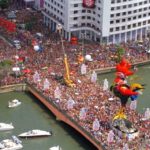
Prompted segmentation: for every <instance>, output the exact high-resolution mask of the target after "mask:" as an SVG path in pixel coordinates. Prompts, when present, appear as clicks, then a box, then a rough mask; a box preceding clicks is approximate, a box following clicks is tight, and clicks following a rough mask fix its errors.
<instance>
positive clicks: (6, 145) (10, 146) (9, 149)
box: [0, 136, 23, 150]
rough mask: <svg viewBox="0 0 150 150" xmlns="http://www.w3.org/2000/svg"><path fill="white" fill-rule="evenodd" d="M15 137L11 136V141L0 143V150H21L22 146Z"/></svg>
mask: <svg viewBox="0 0 150 150" xmlns="http://www.w3.org/2000/svg"><path fill="white" fill-rule="evenodd" d="M21 143H22V141H20V140H19V139H18V138H17V137H16V136H12V138H11V139H5V140H2V141H1V142H0V150H18V149H22V148H23V145H22V144H21Z"/></svg>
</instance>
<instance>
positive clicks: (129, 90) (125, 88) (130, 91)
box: [117, 85, 138, 96]
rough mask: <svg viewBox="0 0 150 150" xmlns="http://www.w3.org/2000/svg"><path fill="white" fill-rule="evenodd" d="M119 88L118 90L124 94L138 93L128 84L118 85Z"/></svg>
mask: <svg viewBox="0 0 150 150" xmlns="http://www.w3.org/2000/svg"><path fill="white" fill-rule="evenodd" d="M117 88H118V91H119V92H120V93H121V94H122V95H124V96H131V95H138V92H134V91H132V90H131V89H130V88H128V87H126V86H123V85H121V86H118V87H117Z"/></svg>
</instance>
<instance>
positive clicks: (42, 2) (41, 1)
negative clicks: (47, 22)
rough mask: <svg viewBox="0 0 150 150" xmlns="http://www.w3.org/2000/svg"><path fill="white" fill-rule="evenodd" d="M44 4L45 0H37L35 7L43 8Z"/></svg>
mask: <svg viewBox="0 0 150 150" xmlns="http://www.w3.org/2000/svg"><path fill="white" fill-rule="evenodd" d="M43 6H44V0H35V5H34V7H35V8H36V9H37V10H42V9H43Z"/></svg>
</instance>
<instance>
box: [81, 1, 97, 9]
mask: <svg viewBox="0 0 150 150" xmlns="http://www.w3.org/2000/svg"><path fill="white" fill-rule="evenodd" d="M83 7H86V8H94V7H95V0H83Z"/></svg>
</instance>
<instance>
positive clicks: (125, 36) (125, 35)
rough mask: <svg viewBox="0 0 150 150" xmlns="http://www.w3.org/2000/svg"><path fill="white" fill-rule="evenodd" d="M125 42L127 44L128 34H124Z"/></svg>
mask: <svg viewBox="0 0 150 150" xmlns="http://www.w3.org/2000/svg"><path fill="white" fill-rule="evenodd" d="M124 42H125V43H126V42H127V32H125V34H124Z"/></svg>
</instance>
